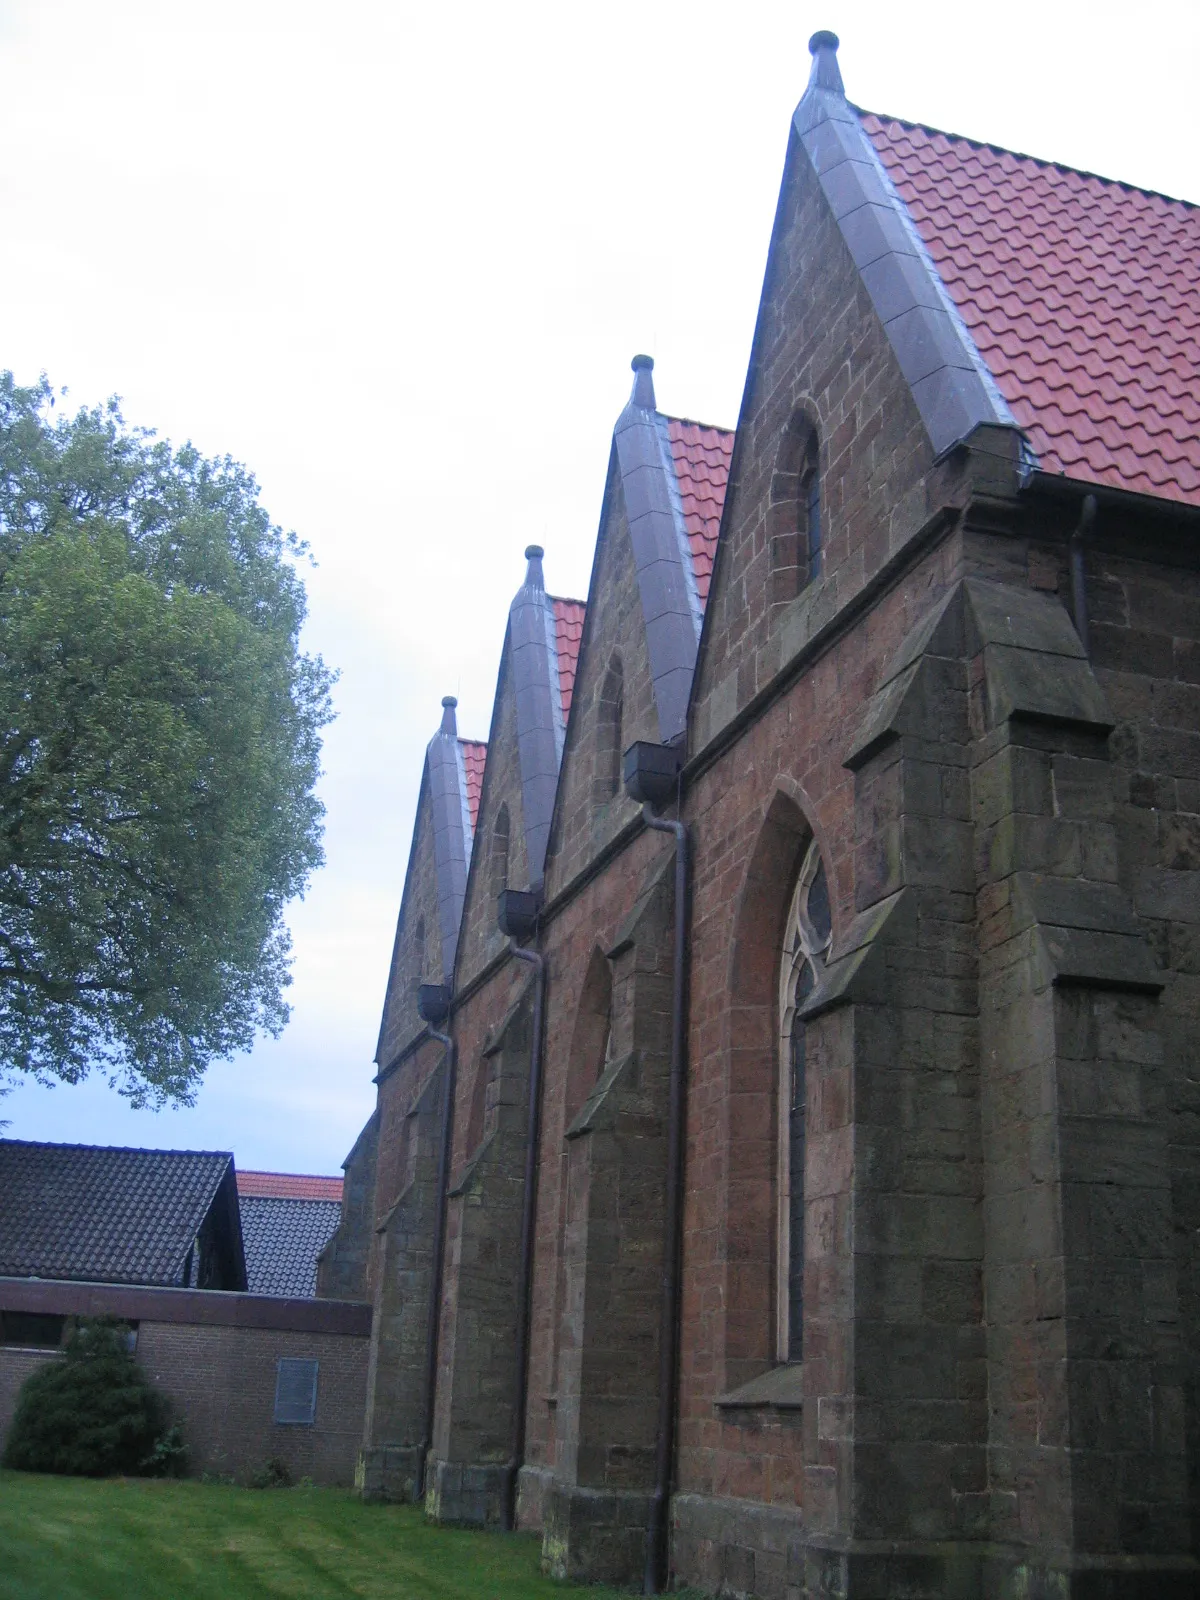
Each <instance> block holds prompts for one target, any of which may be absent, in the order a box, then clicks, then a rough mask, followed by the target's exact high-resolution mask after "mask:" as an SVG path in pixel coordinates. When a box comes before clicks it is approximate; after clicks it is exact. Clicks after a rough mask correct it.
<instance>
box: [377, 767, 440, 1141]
mask: <svg viewBox="0 0 1200 1600" xmlns="http://www.w3.org/2000/svg"><path fill="white" fill-rule="evenodd" d="M428 791H429V784H428V773H426V775H425V777H424V779H423V780H422V783H421V794H420V799H419V800H418V804H417V820H416V824H415V826H414V829H413V841H412V852H411V855H410V858H409V869H408V876H407V878H406V880H405V893H404V899H403V902H402V903H401V906H400V916H399V919H398V921H397V924H396V938H395V943H394V945H393V949H392V964H391V967H390V969H389V972H388V983H387V992H386V994H385V996H384V1002H383V1021H382V1023H381V1025H380V1030H379V1049H378V1051H377V1053H376V1063H377V1065H378V1067H379V1069H380V1071H381V1072H382V1071H386V1070H387V1068H388V1067H390V1066H391V1064H392V1063H393V1062H394V1061H395V1060H396V1059H397V1057H398V1056H399V1055H400V1054H401V1053H402V1052H403V1051H404V1050H405V1049H406V1047H407V1046H409V1045H410V1044H411V1043H412V1042H413V1040H414V1039H416V1038H417V1037H418V1036H419V1035H420V1033H421V1032H422V1030H423V1028H424V1023H423V1022H422V1021H421V1019H420V1017H419V1016H418V1015H417V987H418V985H419V984H421V983H449V981H450V974H449V973H445V974H443V972H442V959H441V949H442V945H441V930H440V927H439V924H438V896H437V863H436V861H435V859H434V852H433V816H432V810H431V807H430V804H429V792H428ZM382 1148H384V1149H386V1148H387V1141H386V1140H385V1141H384V1144H383V1146H382Z"/></svg>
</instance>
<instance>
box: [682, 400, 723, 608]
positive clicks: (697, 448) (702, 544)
mask: <svg viewBox="0 0 1200 1600" xmlns="http://www.w3.org/2000/svg"><path fill="white" fill-rule="evenodd" d="M733 437H734V436H733V434H732V433H726V432H725V430H724V429H723V428H706V427H704V425H703V424H702V423H699V422H688V421H687V420H686V419H685V418H683V417H668V418H667V440H668V442H669V444H670V446H671V456H672V458H673V459H674V462H675V477H676V479H677V480H678V483H679V497H680V499H681V500H682V501H683V520H684V523H685V525H686V527H687V536H688V543H689V544H690V545H691V547H692V566H693V568H694V570H695V573H696V592H697V594H698V595H699V596H700V604H701V606H704V604H705V603H706V602H707V600H708V585H709V580H710V579H711V578H712V569H713V557H714V555H715V554H716V550H717V534H718V533H719V532H720V530H721V507H722V506H723V505H724V504H725V486H726V484H727V483H728V482H729V460H730V457H731V456H732V455H733Z"/></svg>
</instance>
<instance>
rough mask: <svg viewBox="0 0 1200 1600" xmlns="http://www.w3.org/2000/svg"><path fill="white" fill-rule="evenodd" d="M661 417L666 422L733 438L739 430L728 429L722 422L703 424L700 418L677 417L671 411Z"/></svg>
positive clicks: (661, 412)
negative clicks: (724, 434) (678, 423)
mask: <svg viewBox="0 0 1200 1600" xmlns="http://www.w3.org/2000/svg"><path fill="white" fill-rule="evenodd" d="M658 414H659V416H660V417H662V418H663V420H664V421H665V422H682V423H684V424H685V425H686V426H687V427H689V428H705V429H706V430H707V431H708V432H709V433H727V434H729V435H730V436H731V437H732V436H733V435H735V434H736V433H737V428H736V427H733V428H727V427H726V426H725V425H724V423H722V422H701V421H700V418H699V417H677V416H675V415H673V413H671V412H670V411H660V412H659V413H658Z"/></svg>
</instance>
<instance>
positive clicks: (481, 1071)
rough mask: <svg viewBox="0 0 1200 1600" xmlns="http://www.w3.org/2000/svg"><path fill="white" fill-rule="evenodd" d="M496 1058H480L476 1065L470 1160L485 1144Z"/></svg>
mask: <svg viewBox="0 0 1200 1600" xmlns="http://www.w3.org/2000/svg"><path fill="white" fill-rule="evenodd" d="M494 1060H495V1057H494V1056H480V1058H479V1060H478V1061H477V1062H476V1065H475V1081H474V1083H473V1084H472V1085H471V1109H470V1113H469V1115H468V1117H467V1148H466V1151H465V1154H466V1156H467V1158H468V1160H469V1159H470V1157H471V1156H473V1155H474V1154H475V1152H476V1150H478V1149H479V1146H480V1145H481V1144H482V1143H483V1135H484V1130H485V1129H486V1127H487V1092H488V1085H489V1083H491V1081H492V1062H493V1061H494Z"/></svg>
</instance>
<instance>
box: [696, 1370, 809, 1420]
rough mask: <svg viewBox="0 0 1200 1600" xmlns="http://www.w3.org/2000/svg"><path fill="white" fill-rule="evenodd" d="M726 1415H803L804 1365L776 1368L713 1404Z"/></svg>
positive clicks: (722, 1395) (729, 1392)
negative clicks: (741, 1412)
mask: <svg viewBox="0 0 1200 1600" xmlns="http://www.w3.org/2000/svg"><path fill="white" fill-rule="evenodd" d="M713 1405H715V1406H718V1407H719V1408H720V1409H721V1410H722V1411H733V1410H744V1411H751V1410H756V1411H761V1410H766V1409H770V1410H773V1411H802V1410H803V1409H804V1365H803V1363H802V1362H799V1361H790V1362H787V1363H785V1364H784V1365H783V1366H778V1367H772V1368H771V1370H770V1372H764V1373H761V1374H760V1375H759V1376H758V1377H757V1378H751V1379H750V1381H749V1383H743V1384H741V1385H740V1386H739V1387H738V1388H736V1389H730V1390H729V1391H728V1393H726V1394H719V1395H718V1396H717V1398H716V1399H715V1400H714V1401H713Z"/></svg>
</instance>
